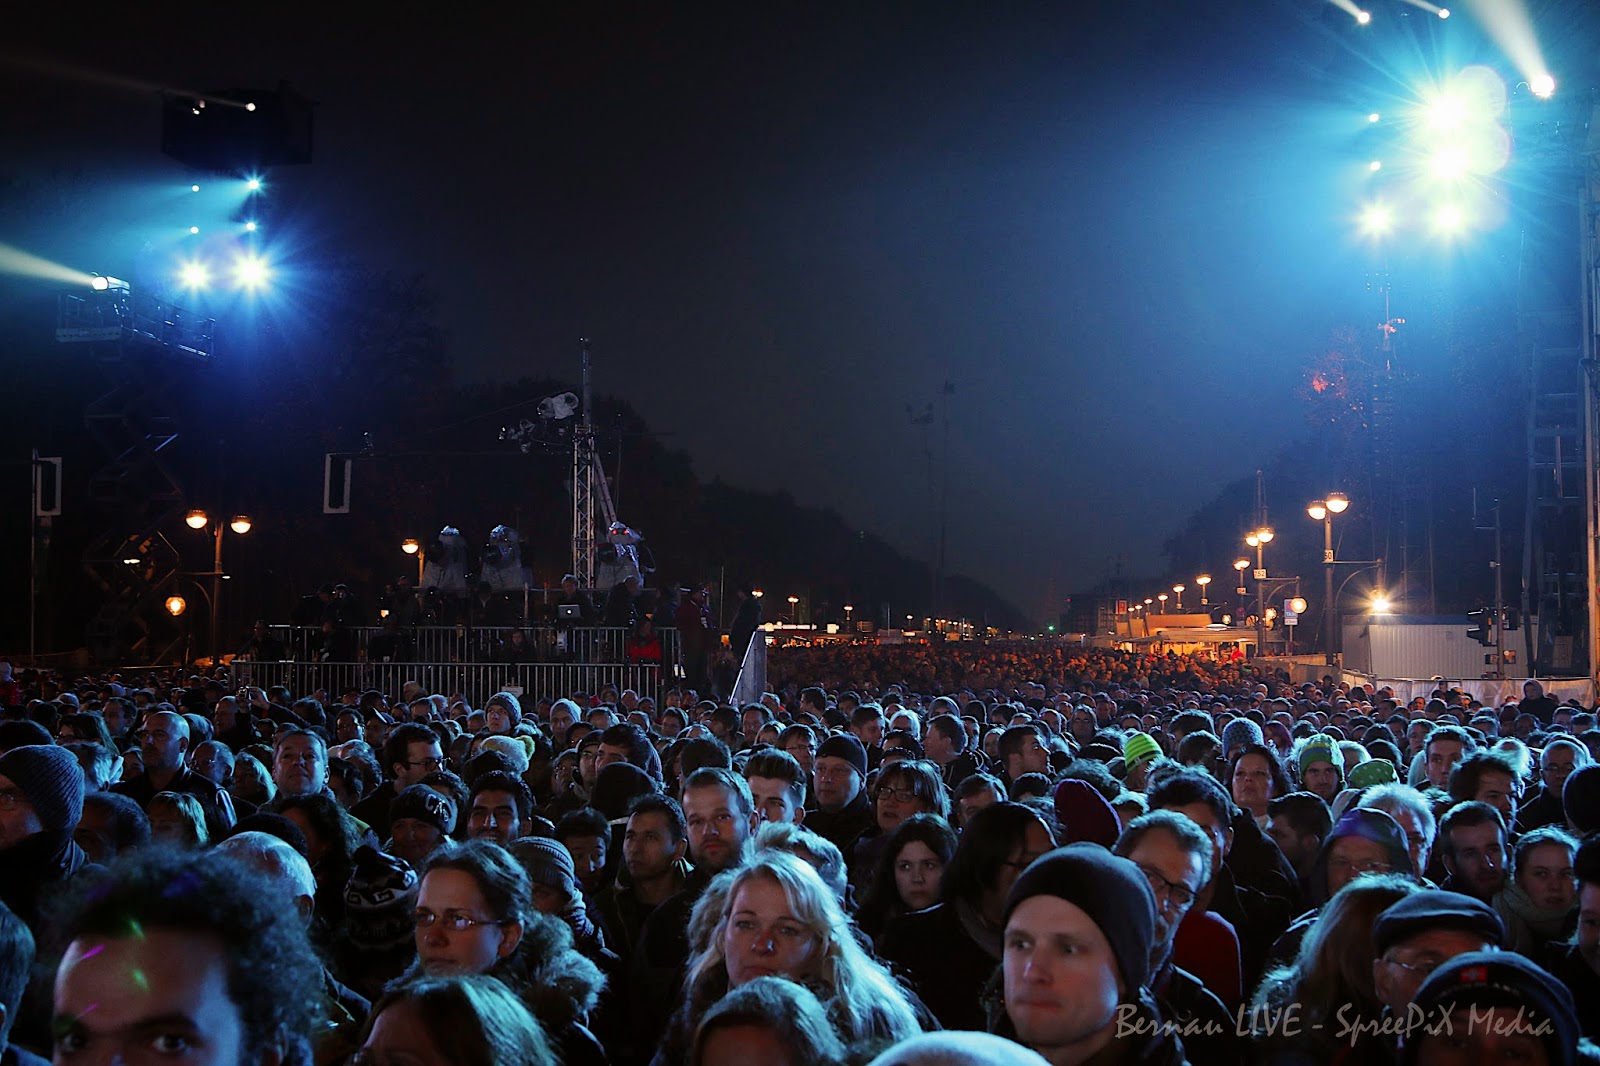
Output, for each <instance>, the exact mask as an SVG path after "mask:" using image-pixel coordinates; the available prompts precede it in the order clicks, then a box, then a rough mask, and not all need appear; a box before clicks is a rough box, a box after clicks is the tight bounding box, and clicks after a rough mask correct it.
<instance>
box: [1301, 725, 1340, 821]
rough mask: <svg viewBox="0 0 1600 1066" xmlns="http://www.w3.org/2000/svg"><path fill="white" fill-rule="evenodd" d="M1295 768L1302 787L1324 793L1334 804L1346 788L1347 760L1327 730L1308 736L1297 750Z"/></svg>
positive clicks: (1330, 802) (1312, 791) (1323, 798)
mask: <svg viewBox="0 0 1600 1066" xmlns="http://www.w3.org/2000/svg"><path fill="white" fill-rule="evenodd" d="M1295 768H1296V769H1297V770H1298V772H1299V773H1298V776H1299V778H1300V788H1301V790H1302V791H1305V792H1310V793H1313V794H1314V795H1318V796H1321V797H1322V800H1323V802H1324V803H1326V804H1328V805H1329V806H1330V807H1331V806H1332V805H1333V801H1334V800H1335V799H1337V798H1338V796H1339V790H1340V789H1342V788H1343V787H1344V760H1343V759H1342V758H1341V756H1340V754H1339V744H1338V742H1337V741H1335V740H1334V739H1333V738H1332V737H1330V736H1328V735H1327V734H1326V733H1317V734H1314V735H1312V736H1309V737H1306V739H1305V740H1304V741H1302V742H1301V744H1300V749H1299V751H1297V752H1296V753H1295Z"/></svg>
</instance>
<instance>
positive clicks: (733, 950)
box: [655, 850, 922, 1066]
mask: <svg viewBox="0 0 1600 1066" xmlns="http://www.w3.org/2000/svg"><path fill="white" fill-rule="evenodd" d="M689 944H690V954H689V964H688V968H687V970H686V973H685V977H684V1001H683V1003H682V1004H681V1005H680V1006H679V1008H678V1012H677V1014H676V1015H675V1016H674V1018H673V1021H672V1024H671V1025H670V1026H669V1027H668V1031H667V1038H666V1041H665V1042H664V1044H663V1046H662V1048H661V1050H660V1051H659V1052H657V1054H656V1058H655V1063H656V1064H657V1066H676V1064H678V1063H682V1062H685V1061H686V1060H687V1058H688V1053H689V1050H690V1048H691V1046H692V1044H693V1039H694V1034H695V1031H696V1030H697V1028H698V1027H699V1025H700V1022H701V1020H702V1019H703V1018H704V1017H705V1016H706V1013H707V1012H708V1011H709V1010H710V1009H711V1007H712V1006H713V1005H714V1004H715V1003H716V1002H717V1001H718V1000H720V999H721V998H722V997H723V996H724V995H725V994H726V993H727V992H728V991H729V990H730V989H733V988H738V987H740V986H742V985H744V984H746V983H748V982H750V981H753V980H755V979H756V978H758V977H784V978H788V979H789V980H791V981H794V982H796V983H797V984H802V985H804V986H806V987H807V988H809V989H810V990H811V991H812V992H813V993H814V994H815V995H816V997H817V999H818V1000H820V1001H821V1003H822V1005H823V1008H824V1010H825V1011H826V1012H827V1015H828V1020H829V1021H830V1022H831V1023H832V1024H833V1028H834V1031H835V1032H836V1033H838V1035H839V1038H840V1039H841V1040H842V1041H844V1043H845V1044H846V1045H848V1046H849V1047H851V1048H852V1049H854V1050H856V1051H858V1052H862V1053H864V1056H863V1057H870V1056H871V1054H872V1053H875V1052H877V1051H881V1050H883V1049H884V1048H886V1047H888V1046H889V1045H890V1044H893V1043H894V1042H896V1041H898V1040H902V1039H904V1038H906V1037H908V1036H913V1035H915V1034H916V1033H919V1032H921V1031H922V1026H921V1024H920V1023H919V1021H918V1009H917V1007H916V1005H914V1004H913V1002H912V999H911V997H910V995H909V994H908V993H907V992H906V990H905V989H904V988H903V987H901V985H900V984H899V983H898V982H896V981H895V979H894V977H893V976H892V975H890V973H889V971H888V970H887V969H885V968H884V967H883V965H882V964H881V963H879V962H878V961H877V960H876V959H874V958H872V957H871V956H870V955H868V954H867V953H866V952H865V951H864V950H863V949H862V947H861V945H860V943H859V942H858V941H857V940H856V937H855V934H854V929H853V927H852V926H851V924H850V920H849V919H848V918H847V917H845V914H844V911H843V910H842V909H841V908H840V906H839V901H838V899H837V898H836V897H835V896H834V894H833V892H832V891H831V890H830V889H829V888H828V887H827V885H825V884H823V882H822V878H821V877H819V876H818V875H817V872H816V870H815V869H813V868H812V867H811V865H810V864H809V863H807V862H806V861H805V860H803V859H801V858H798V857H796V856H794V855H791V854H789V853H788V852H784V851H776V850H765V851H757V852H756V853H755V854H754V855H753V856H752V858H751V860H750V862H749V863H747V864H746V865H744V866H740V867H737V868H735V869H732V870H727V871H724V872H723V873H721V874H719V875H718V876H717V878H716V879H715V880H714V881H712V883H711V885H710V886H709V887H708V888H707V889H706V891H705V894H704V895H702V896H701V898H700V902H699V903H697V904H696V905H695V909H694V913H693V915H692V916H691V917H690V919H689Z"/></svg>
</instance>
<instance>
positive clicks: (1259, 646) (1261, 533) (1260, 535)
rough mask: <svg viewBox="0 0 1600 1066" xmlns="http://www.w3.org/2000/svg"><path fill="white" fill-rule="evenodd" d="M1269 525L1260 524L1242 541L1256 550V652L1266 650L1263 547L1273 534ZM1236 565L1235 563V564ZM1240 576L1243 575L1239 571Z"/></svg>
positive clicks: (1262, 653) (1265, 569)
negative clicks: (1258, 527)
mask: <svg viewBox="0 0 1600 1066" xmlns="http://www.w3.org/2000/svg"><path fill="white" fill-rule="evenodd" d="M1275 535H1276V534H1274V533H1273V532H1272V527H1271V526H1262V527H1261V528H1260V529H1257V530H1255V531H1254V532H1252V533H1250V534H1248V535H1247V536H1246V537H1245V538H1244V542H1245V543H1246V544H1248V545H1250V547H1252V548H1254V549H1255V550H1256V572H1255V575H1254V576H1255V579H1256V654H1257V655H1264V654H1266V650H1267V617H1266V615H1267V560H1266V555H1265V553H1264V549H1265V548H1266V546H1267V545H1268V544H1270V543H1272V538H1273V537H1274V536H1275ZM1235 565H1237V564H1235ZM1240 576H1241V577H1242V576H1243V572H1242V571H1241V574H1240Z"/></svg>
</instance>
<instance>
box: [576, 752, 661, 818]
mask: <svg viewBox="0 0 1600 1066" xmlns="http://www.w3.org/2000/svg"><path fill="white" fill-rule="evenodd" d="M655 791H656V783H655V782H654V781H653V780H651V778H650V775H649V774H647V773H645V772H644V771H643V770H641V769H639V768H638V767H637V766H635V765H633V764H632V763H627V762H614V763H612V764H611V765H610V766H605V767H602V768H601V770H600V772H599V773H598V774H597V775H595V779H594V791H593V792H591V793H590V794H589V805H590V806H591V807H593V808H594V809H595V810H597V811H599V812H600V813H601V814H603V815H605V817H606V821H608V822H614V821H616V820H617V819H618V818H626V817H627V816H628V804H630V803H632V802H633V801H634V800H635V799H636V798H638V797H639V796H648V795H650V794H651V793H652V792H655Z"/></svg>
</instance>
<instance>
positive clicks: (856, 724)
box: [850, 703, 884, 766]
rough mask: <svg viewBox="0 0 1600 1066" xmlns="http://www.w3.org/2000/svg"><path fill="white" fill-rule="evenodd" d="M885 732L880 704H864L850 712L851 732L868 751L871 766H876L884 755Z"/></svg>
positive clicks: (868, 760) (868, 762)
mask: <svg viewBox="0 0 1600 1066" xmlns="http://www.w3.org/2000/svg"><path fill="white" fill-rule="evenodd" d="M883 731H884V719H883V708H882V707H881V706H879V705H878V704H876V703H863V704H861V705H860V706H859V707H857V708H856V709H855V710H853V711H851V712H850V732H851V733H853V734H855V738H856V739H857V740H859V741H861V746H862V747H863V748H865V749H866V751H867V764H868V765H869V766H876V765H877V764H878V760H879V758H880V757H881V756H882V754H883Z"/></svg>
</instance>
